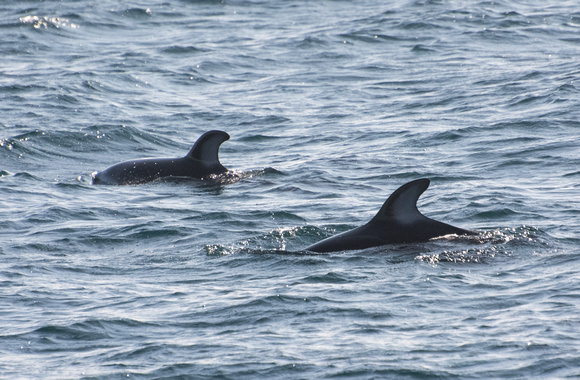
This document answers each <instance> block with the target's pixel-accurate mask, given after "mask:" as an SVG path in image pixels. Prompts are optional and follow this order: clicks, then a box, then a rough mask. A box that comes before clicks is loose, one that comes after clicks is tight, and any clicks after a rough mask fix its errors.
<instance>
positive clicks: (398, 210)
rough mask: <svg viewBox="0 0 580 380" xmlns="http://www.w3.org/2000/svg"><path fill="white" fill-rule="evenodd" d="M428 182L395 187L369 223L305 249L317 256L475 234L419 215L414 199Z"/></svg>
mask: <svg viewBox="0 0 580 380" xmlns="http://www.w3.org/2000/svg"><path fill="white" fill-rule="evenodd" d="M429 183H430V181H429V180H428V179H427V178H422V179H418V180H415V181H412V182H409V183H407V184H405V185H403V186H401V187H399V188H398V189H397V190H396V191H395V192H394V193H393V194H391V196H390V197H389V198H388V199H387V200H386V202H385V203H384V204H383V207H381V209H380V211H379V212H378V214H377V215H375V217H374V218H372V219H371V221H370V222H368V223H367V224H365V225H364V226H361V227H358V228H355V229H353V230H350V231H346V232H344V233H342V234H339V235H336V236H331V237H329V238H327V239H324V240H322V241H320V242H318V243H316V244H314V245H311V246H310V247H308V248H306V250H307V251H311V252H318V253H324V252H335V251H348V250H358V249H365V248H370V247H376V246H380V245H386V244H402V243H415V242H426V241H428V240H430V239H432V238H435V237H439V236H445V235H452V234H453V235H475V234H476V233H475V232H473V231H468V230H464V229H462V228H458V227H453V226H451V225H449V224H445V223H442V222H438V221H436V220H433V219H430V218H427V217H426V216H425V215H423V214H421V213H420V212H419V210H418V209H417V200H418V199H419V197H420V196H421V194H423V192H424V191H425V190H427V188H428V187H429Z"/></svg>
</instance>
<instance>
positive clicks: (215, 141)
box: [186, 131, 230, 163]
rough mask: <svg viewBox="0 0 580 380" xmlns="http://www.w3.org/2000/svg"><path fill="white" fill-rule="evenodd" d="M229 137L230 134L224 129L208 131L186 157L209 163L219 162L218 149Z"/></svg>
mask: <svg viewBox="0 0 580 380" xmlns="http://www.w3.org/2000/svg"><path fill="white" fill-rule="evenodd" d="M229 139H230V135H228V134H227V133H226V132H224V131H209V132H206V133H204V134H203V135H201V137H200V138H199V139H197V141H196V142H195V144H193V147H192V148H191V150H190V151H189V153H187V156H186V157H189V158H193V159H196V160H200V161H204V162H208V163H210V162H211V163H219V161H220V160H219V158H218V151H219V148H220V145H221V144H222V143H223V142H224V141H227V140H229Z"/></svg>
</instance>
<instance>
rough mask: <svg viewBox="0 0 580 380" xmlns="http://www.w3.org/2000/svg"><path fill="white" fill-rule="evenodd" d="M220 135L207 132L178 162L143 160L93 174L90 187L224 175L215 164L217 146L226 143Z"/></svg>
mask: <svg viewBox="0 0 580 380" xmlns="http://www.w3.org/2000/svg"><path fill="white" fill-rule="evenodd" d="M229 138H230V135H228V134H227V133H226V132H223V131H209V132H206V133H204V134H203V135H201V137H200V138H199V139H198V140H197V141H196V142H195V144H194V145H193V147H192V148H191V150H190V151H189V153H187V155H186V156H185V157H182V158H146V159H140V160H132V161H127V162H121V163H119V164H117V165H113V166H111V167H110V168H108V169H105V170H103V171H101V172H95V173H93V174H92V176H93V184H105V185H139V184H143V183H147V182H151V181H154V180H156V179H159V178H164V177H190V178H198V179H201V178H205V177H208V176H209V175H212V174H213V175H215V174H222V173H226V172H227V171H228V169H226V168H225V167H224V166H223V165H222V164H221V163H220V161H219V158H218V150H219V147H220V145H221V144H222V143H223V142H224V141H227V140H229Z"/></svg>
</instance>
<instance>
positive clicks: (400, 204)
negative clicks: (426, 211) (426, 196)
mask: <svg viewBox="0 0 580 380" xmlns="http://www.w3.org/2000/svg"><path fill="white" fill-rule="evenodd" d="M429 182H430V181H429V180H428V179H427V178H421V179H417V180H415V181H411V182H409V183H406V184H404V185H403V186H401V187H399V188H398V189H397V190H395V192H394V193H393V194H391V196H390V197H389V198H388V199H387V200H386V201H385V203H384V204H383V207H381V209H380V210H379V212H378V214H377V215H375V217H374V218H373V219H372V220H371V222H379V221H385V220H396V221H398V222H401V223H410V222H413V221H416V220H417V219H422V218H427V217H426V216H424V215H423V214H421V213H420V212H419V210H418V209H417V200H418V199H419V197H420V196H421V194H423V192H424V191H425V190H427V188H428V187H429Z"/></svg>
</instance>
